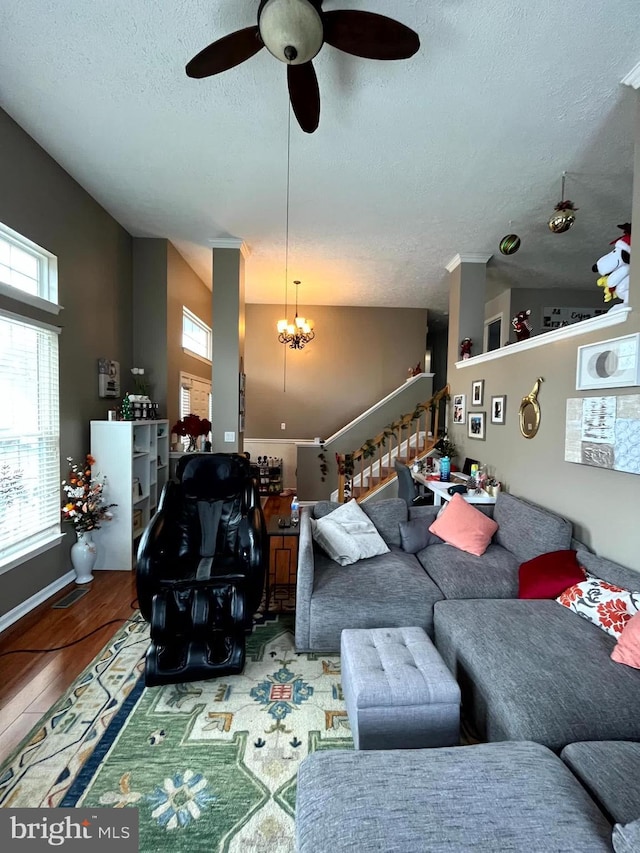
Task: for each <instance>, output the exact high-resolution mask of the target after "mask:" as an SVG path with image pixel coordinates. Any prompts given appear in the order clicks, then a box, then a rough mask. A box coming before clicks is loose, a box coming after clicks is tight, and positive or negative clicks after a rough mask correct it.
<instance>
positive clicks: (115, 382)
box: [98, 358, 120, 398]
mask: <svg viewBox="0 0 640 853" xmlns="http://www.w3.org/2000/svg"><path fill="white" fill-rule="evenodd" d="M119 396H120V362H119V361H112V360H111V359H109V358H99V359H98V397H103V398H114V397H119Z"/></svg>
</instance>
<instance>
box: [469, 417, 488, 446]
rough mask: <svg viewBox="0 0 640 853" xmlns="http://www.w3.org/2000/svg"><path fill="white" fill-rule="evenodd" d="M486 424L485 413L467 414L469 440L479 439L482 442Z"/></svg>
mask: <svg viewBox="0 0 640 853" xmlns="http://www.w3.org/2000/svg"><path fill="white" fill-rule="evenodd" d="M486 422H487V413H486V412H469V417H468V419H467V435H468V436H469V438H479V439H480V440H482V441H484V437H485V425H486Z"/></svg>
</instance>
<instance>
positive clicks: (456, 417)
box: [453, 394, 466, 424]
mask: <svg viewBox="0 0 640 853" xmlns="http://www.w3.org/2000/svg"><path fill="white" fill-rule="evenodd" d="M465 402H466V395H465V394H454V395H453V422H454V424H464V423H466V412H465V408H466V406H465Z"/></svg>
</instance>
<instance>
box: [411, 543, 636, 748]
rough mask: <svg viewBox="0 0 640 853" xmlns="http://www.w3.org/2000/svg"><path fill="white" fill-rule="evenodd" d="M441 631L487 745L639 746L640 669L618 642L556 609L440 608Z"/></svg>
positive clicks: (444, 604)
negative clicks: (619, 656)
mask: <svg viewBox="0 0 640 853" xmlns="http://www.w3.org/2000/svg"><path fill="white" fill-rule="evenodd" d="M439 547H444V546H438V545H435V546H433V548H430V549H427V550H429V551H430V550H433V549H435V548H439ZM434 630H435V643H436V647H437V649H438V651H439V652H440V654H441V655H442V657H443V658H444V660H445V663H446V664H447V666H448V667H449V669H450V670H451V672H452V673H453V674H454V675H455V676H456V678H457V680H458V683H459V684H460V687H461V689H462V697H463V699H462V701H463V708H465V707H466V711H467V714H468V715H469V717H470V720H471V722H472V724H473V725H474V727H475V728H476V729H477V731H478V734H479V737H480V738H482V739H484V740H490V741H495V740H534V741H537V742H538V743H543V744H546V745H547V746H549V747H550V748H551V749H554V750H560V749H562V747H564V746H566V745H567V744H568V743H572V742H574V741H579V740H612V739H623V740H640V714H638V710H637V709H638V707H640V671H638V670H636V669H631V668H630V667H626V666H620V665H619V664H617V663H615V662H614V661H612V660H611V650H612V649H613V646H614V643H615V641H614V639H613V638H612V637H610V636H609V635H608V634H606V633H605V632H604V631H600V630H599V629H598V628H596V627H595V626H594V625H592V624H591V623H590V622H587V621H586V620H585V619H580V618H579V617H577V616H576V614H575V613H571V611H569V610H567V609H566V608H565V607H560V606H559V605H558V604H557V602H555V601H549V600H546V601H544V600H524V599H513V600H503V601H489V600H484V601H440V602H437V603H436V605H435V608H434Z"/></svg>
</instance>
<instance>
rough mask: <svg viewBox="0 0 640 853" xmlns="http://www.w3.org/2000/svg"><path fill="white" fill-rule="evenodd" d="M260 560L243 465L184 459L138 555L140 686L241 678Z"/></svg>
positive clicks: (228, 458)
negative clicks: (142, 628)
mask: <svg viewBox="0 0 640 853" xmlns="http://www.w3.org/2000/svg"><path fill="white" fill-rule="evenodd" d="M268 558H269V553H268V542H267V535H266V525H265V522H264V516H263V514H262V509H261V506H260V497H259V494H258V485H257V483H256V481H255V480H253V479H252V478H251V471H250V462H249V460H248V459H247V458H246V457H244V456H241V455H239V454H235V453H191V454H186V455H185V456H183V457H182V458H181V459H180V461H179V463H178V467H177V470H176V478H175V479H174V480H169V481H168V482H167V483H166V485H165V487H164V489H163V491H162V496H161V498H160V502H159V504H158V511H157V512H156V514H155V515H154V517H153V518H152V519H151V521H150V522H149V525H148V526H147V528H146V530H145V531H144V533H143V534H142V538H141V540H140V546H139V548H138V562H137V566H136V584H137V591H138V602H139V605H140V612H141V613H142V616H143V617H144V618H145V619H146V620H147V621H148V622H149V623H150V634H151V643H150V645H149V648H148V650H147V655H146V660H145V684H146V685H147V686H153V685H157V684H167V683H169V684H171V683H176V682H182V681H194V680H198V679H202V678H213V677H215V676H219V675H229V674H233V673H238V672H242V669H243V667H244V661H245V634H246V633H250V632H251V630H252V627H253V614H254V613H255V612H256V610H257V609H258V606H259V604H260V601H261V598H262V594H263V589H264V581H265V572H266V568H267V562H268Z"/></svg>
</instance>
